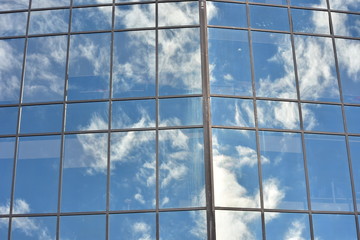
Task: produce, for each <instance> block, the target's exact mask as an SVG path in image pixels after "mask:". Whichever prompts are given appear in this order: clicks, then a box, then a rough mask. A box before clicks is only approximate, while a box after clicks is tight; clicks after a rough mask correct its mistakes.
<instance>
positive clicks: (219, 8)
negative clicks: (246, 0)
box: [207, 2, 247, 28]
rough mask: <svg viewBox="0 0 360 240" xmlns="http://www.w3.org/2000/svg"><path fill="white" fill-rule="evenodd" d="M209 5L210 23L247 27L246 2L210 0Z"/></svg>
mask: <svg viewBox="0 0 360 240" xmlns="http://www.w3.org/2000/svg"><path fill="white" fill-rule="evenodd" d="M207 5H209V6H207V8H208V15H209V16H208V24H209V25H218V26H227V27H243V28H246V27H247V20H246V5H245V4H235V3H222V2H208V3H207ZM210 10H211V12H210ZM212 11H214V12H215V13H212Z"/></svg>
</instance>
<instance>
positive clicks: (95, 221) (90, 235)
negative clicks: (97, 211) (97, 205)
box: [60, 215, 106, 240]
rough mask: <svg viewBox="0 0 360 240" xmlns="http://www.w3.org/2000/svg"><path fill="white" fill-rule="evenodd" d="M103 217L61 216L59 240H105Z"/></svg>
mask: <svg viewBox="0 0 360 240" xmlns="http://www.w3.org/2000/svg"><path fill="white" fill-rule="evenodd" d="M105 220H106V219H105V215H83V216H63V217H61V218H60V239H71V240H73V239H89V240H102V239H103V240H105Z"/></svg>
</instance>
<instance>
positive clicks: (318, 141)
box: [305, 134, 353, 211]
mask: <svg viewBox="0 0 360 240" xmlns="http://www.w3.org/2000/svg"><path fill="white" fill-rule="evenodd" d="M305 145H306V157H307V163H308V171H309V182H310V196H311V202H312V204H311V205H312V209H314V210H327V211H336V210H339V211H340V210H341V211H351V210H352V209H353V200H352V196H351V186H350V176H349V165H348V159H347V154H346V146H345V138H344V137H343V136H330V135H313V134H311V135H310V134H307V135H305Z"/></svg>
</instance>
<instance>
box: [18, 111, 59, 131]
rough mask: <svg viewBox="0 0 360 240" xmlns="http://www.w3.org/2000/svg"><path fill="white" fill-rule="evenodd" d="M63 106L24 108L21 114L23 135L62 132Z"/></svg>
mask: <svg viewBox="0 0 360 240" xmlns="http://www.w3.org/2000/svg"><path fill="white" fill-rule="evenodd" d="M62 113H63V105H62V104H56V105H38V106H24V107H22V113H21V125H20V132H21V133H43V132H60V131H61V128H62V118H63V116H62Z"/></svg>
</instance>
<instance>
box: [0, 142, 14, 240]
mask: <svg viewBox="0 0 360 240" xmlns="http://www.w3.org/2000/svg"><path fill="white" fill-rule="evenodd" d="M14 151H15V138H0V214H9V212H10V197H11V195H10V194H11V184H12V175H13V174H12V173H13V165H14V160H13V159H14ZM6 221H7V222H8V221H9V220H8V219H6ZM6 221H5V219H4V218H0V236H1V235H2V233H1V232H2V230H3V227H4V226H7V222H6ZM4 239H5V238H4Z"/></svg>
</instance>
